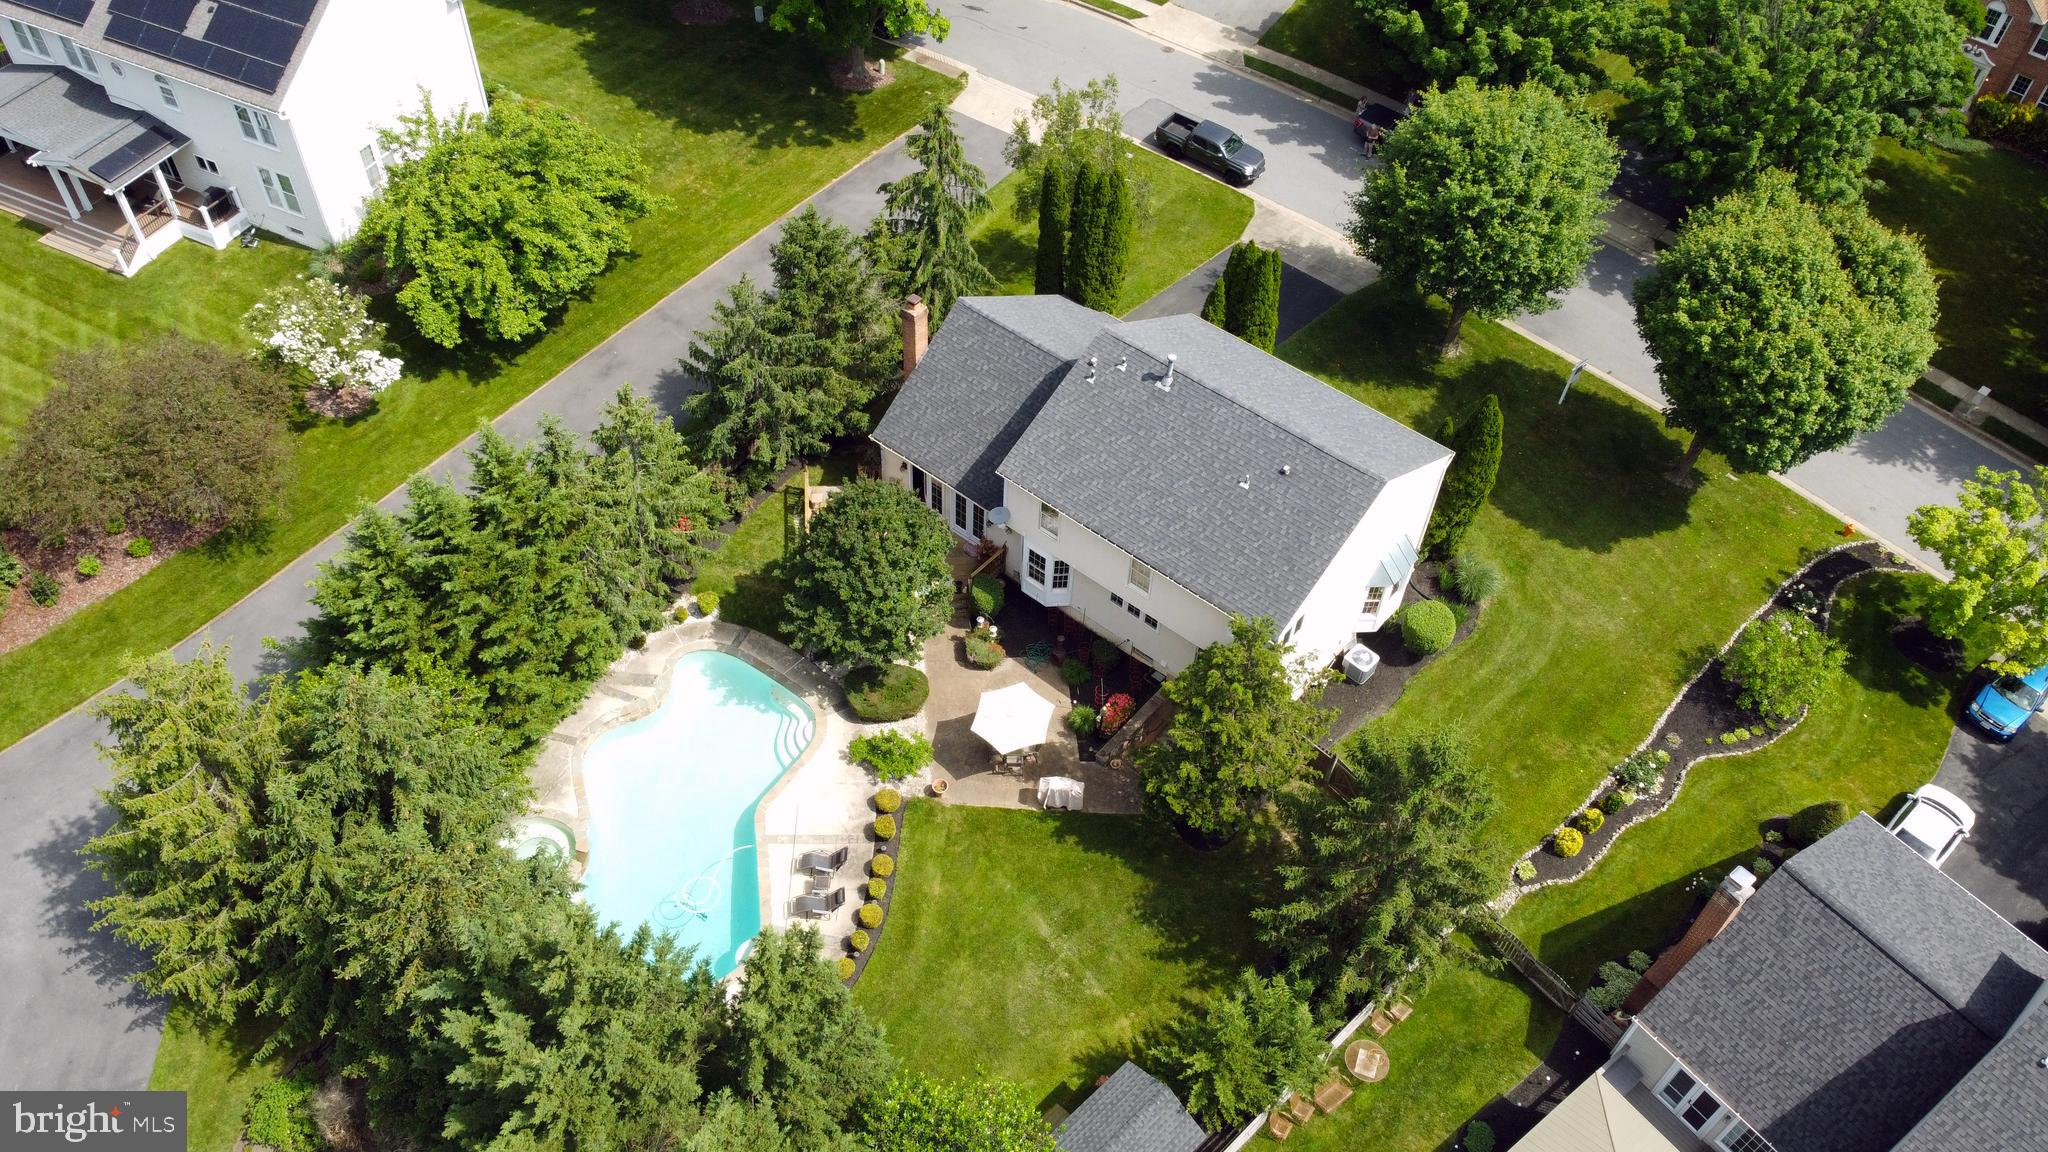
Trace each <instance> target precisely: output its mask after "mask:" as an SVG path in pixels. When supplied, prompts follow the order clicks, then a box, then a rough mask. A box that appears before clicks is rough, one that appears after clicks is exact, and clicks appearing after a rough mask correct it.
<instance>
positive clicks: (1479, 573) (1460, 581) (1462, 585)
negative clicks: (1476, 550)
mask: <svg viewBox="0 0 2048 1152" xmlns="http://www.w3.org/2000/svg"><path fill="white" fill-rule="evenodd" d="M1500 585H1501V575H1500V569H1498V568H1496V567H1494V566H1493V562H1492V561H1490V560H1487V559H1486V558H1485V557H1482V556H1474V555H1472V554H1471V553H1469V552H1467V553H1462V554H1460V555H1459V556H1458V557H1457V558H1455V559H1453V560H1452V561H1451V562H1450V565H1449V566H1448V567H1446V568H1445V569H1444V586H1445V587H1447V588H1449V589H1450V590H1451V591H1452V592H1453V593H1455V594H1456V595H1457V597H1458V599H1460V600H1463V601H1464V602H1465V603H1467V604H1471V605H1474V606H1477V605H1480V604H1484V603H1486V602H1487V601H1488V600H1491V599H1493V598H1494V597H1495V596H1497V595H1499V594H1500Z"/></svg>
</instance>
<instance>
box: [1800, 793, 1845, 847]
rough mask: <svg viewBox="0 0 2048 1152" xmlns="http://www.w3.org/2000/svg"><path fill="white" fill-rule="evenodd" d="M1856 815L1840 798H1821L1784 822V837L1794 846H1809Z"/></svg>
mask: <svg viewBox="0 0 2048 1152" xmlns="http://www.w3.org/2000/svg"><path fill="white" fill-rule="evenodd" d="M1855 816H1856V809H1854V808H1851V807H1850V806H1849V805H1848V804H1846V803H1844V802H1843V801H1840V800H1823V801H1821V802H1820V803H1818V804H1810V805H1808V806H1806V807H1804V808H1801V809H1800V810H1799V811H1797V812H1794V813H1793V814H1792V819H1791V820H1790V821H1788V822H1787V823H1786V826H1785V837H1786V839H1788V840H1790V841H1792V846H1793V847H1795V848H1811V847H1812V846H1813V845H1814V844H1815V843H1816V842H1818V841H1819V840H1820V839H1821V838H1822V837H1824V836H1826V835H1827V834H1828V833H1830V832H1833V831H1834V830H1835V829H1837V828H1840V827H1841V826H1842V825H1844V824H1847V823H1848V822H1849V821H1850V820H1852V819H1854V818H1855Z"/></svg>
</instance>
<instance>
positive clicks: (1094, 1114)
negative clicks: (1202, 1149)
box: [1054, 1060, 1208, 1152]
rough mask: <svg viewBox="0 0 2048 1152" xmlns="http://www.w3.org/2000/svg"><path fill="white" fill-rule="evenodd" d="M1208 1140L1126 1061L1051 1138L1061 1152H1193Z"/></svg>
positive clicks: (1159, 1087)
mask: <svg viewBox="0 0 2048 1152" xmlns="http://www.w3.org/2000/svg"><path fill="white" fill-rule="evenodd" d="M1207 1138H1208V1137H1207V1134H1206V1133H1204V1132H1203V1131H1202V1127H1201V1125H1199V1124H1196V1123H1195V1122H1194V1120H1193V1118H1191V1117H1190V1116H1189V1115H1188V1114H1187V1112H1186V1111H1185V1110H1184V1109H1182V1108H1181V1106H1180V1101H1179V1100H1178V1099H1176V1098H1175V1097H1174V1095H1173V1092H1172V1091H1171V1090H1170V1089H1168V1088H1167V1087H1166V1085H1164V1084H1161V1083H1160V1082H1159V1081H1157V1080H1154V1079H1153V1078H1152V1077H1151V1076H1150V1075H1148V1074H1147V1073H1146V1072H1145V1070H1144V1069H1143V1068H1140V1067H1138V1066H1137V1065H1136V1064H1133V1063H1131V1062H1130V1061H1128V1060H1126V1061H1124V1066H1123V1067H1121V1068H1119V1069H1117V1070H1116V1073H1115V1074H1114V1075H1112V1076H1111V1077H1110V1078H1109V1079H1108V1080H1106V1081H1104V1082H1103V1084H1102V1086H1101V1087H1099V1088H1097V1089H1096V1090H1095V1091H1094V1093H1093V1094H1092V1095H1090V1096H1089V1097H1088V1099H1086V1100H1084V1101H1082V1102H1081V1106H1080V1107H1079V1108H1076V1109H1074V1114H1073V1115H1071V1116H1069V1117H1067V1122H1066V1123H1065V1124H1063V1125H1061V1126H1060V1130H1059V1132H1058V1133H1056V1134H1055V1136H1054V1140H1055V1142H1056V1143H1057V1144H1058V1145H1059V1146H1060V1147H1061V1148H1062V1149H1064V1150H1065V1152H1194V1150H1195V1148H1196V1147H1198V1146H1199V1145H1200V1144H1201V1143H1202V1141H1203V1140H1205V1139H1207Z"/></svg>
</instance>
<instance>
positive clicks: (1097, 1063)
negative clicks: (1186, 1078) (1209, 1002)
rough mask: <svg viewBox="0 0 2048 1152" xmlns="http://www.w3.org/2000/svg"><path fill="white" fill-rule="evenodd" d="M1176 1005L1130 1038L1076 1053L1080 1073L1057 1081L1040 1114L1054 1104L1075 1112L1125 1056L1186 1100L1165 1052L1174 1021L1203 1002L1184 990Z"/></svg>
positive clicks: (1043, 1100)
mask: <svg viewBox="0 0 2048 1152" xmlns="http://www.w3.org/2000/svg"><path fill="white" fill-rule="evenodd" d="M1174 1006H1175V1008H1177V1009H1178V1013H1177V1014H1176V1015H1175V1016H1174V1017H1173V1018H1172V1019H1168V1020H1154V1021H1153V1022H1152V1023H1151V1024H1149V1025H1147V1026H1145V1027H1143V1028H1140V1029H1139V1030H1138V1031H1137V1033H1136V1034H1135V1035H1133V1036H1131V1037H1130V1038H1129V1039H1127V1040H1124V1041H1114V1040H1112V1041H1107V1042H1102V1043H1097V1044H1093V1045H1090V1046H1089V1047H1088V1048H1086V1049H1083V1050H1082V1051H1080V1052H1077V1053H1075V1054H1074V1056H1073V1061H1074V1063H1075V1064H1077V1065H1079V1066H1080V1069H1081V1073H1080V1075H1079V1077H1077V1078H1075V1079H1072V1080H1068V1081H1066V1082H1064V1083H1061V1084H1058V1085H1056V1086H1055V1087H1053V1089H1052V1090H1051V1091H1049V1092H1047V1093H1046V1094H1045V1095H1044V1096H1042V1097H1040V1098H1039V1100H1038V1114H1039V1115H1041V1116H1043V1115H1045V1113H1046V1111H1047V1110H1049V1109H1051V1108H1052V1107H1054V1106H1055V1105H1057V1106H1059V1107H1061V1108H1065V1109H1066V1110H1067V1111H1068V1112H1069V1113H1071V1112H1073V1111H1074V1109H1076V1108H1079V1107H1080V1106H1081V1105H1082V1103H1083V1102H1085V1101H1086V1100H1087V1099H1088V1097H1089V1096H1091V1095H1093V1094H1094V1092H1095V1083H1096V1081H1098V1080H1100V1079H1102V1078H1103V1077H1105V1076H1108V1075H1110V1074H1112V1073H1114V1072H1115V1071H1116V1070H1117V1069H1118V1068H1121V1067H1123V1064H1124V1061H1126V1060H1128V1061H1130V1062H1131V1063H1133V1064H1136V1065H1137V1066H1138V1067H1140V1068H1142V1069H1144V1070H1145V1071H1146V1072H1149V1073H1151V1074H1152V1075H1153V1076H1155V1077H1157V1078H1158V1079H1159V1080H1161V1081H1163V1082H1164V1083H1166V1084H1167V1085H1169V1086H1172V1087H1173V1089H1174V1095H1175V1096H1176V1097H1177V1098H1179V1099H1180V1100H1181V1101H1182V1102H1183V1103H1185V1102H1186V1100H1187V1093H1186V1092H1185V1091H1183V1090H1182V1089H1181V1087H1180V1086H1178V1085H1176V1084H1175V1083H1174V1076H1173V1069H1171V1068H1169V1067H1167V1064H1166V1061H1165V1060H1164V1059H1163V1057H1162V1054H1163V1053H1165V1052H1166V1051H1167V1049H1168V1047H1169V1045H1171V1043H1172V1041H1173V1029H1174V1026H1175V1024H1177V1023H1178V1022H1179V1021H1180V1019H1181V1018H1183V1017H1185V1016H1186V1015H1188V1014H1189V1013H1192V1012H1198V1011H1200V1010H1201V1007H1202V1003H1201V1001H1200V1000H1198V999H1196V998H1195V997H1193V996H1189V995H1185V994H1184V995H1182V996H1180V997H1178V998H1176V999H1175V1001H1174Z"/></svg>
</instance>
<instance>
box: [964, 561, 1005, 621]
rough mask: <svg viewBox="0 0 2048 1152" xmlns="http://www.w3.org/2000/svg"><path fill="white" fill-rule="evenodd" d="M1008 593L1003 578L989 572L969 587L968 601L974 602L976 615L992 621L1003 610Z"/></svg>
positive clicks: (977, 577)
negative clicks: (1004, 599)
mask: <svg viewBox="0 0 2048 1152" xmlns="http://www.w3.org/2000/svg"><path fill="white" fill-rule="evenodd" d="M1006 591H1007V590H1006V589H1005V588H1004V587H1003V578H1002V577H1001V576H995V575H991V574H989V573H987V572H984V573H982V574H981V575H979V576H976V577H975V578H974V582H973V583H972V584H969V585H968V586H967V596H968V599H970V600H973V601H974V614H975V615H977V616H986V617H988V618H989V619H991V620H993V619H995V618H996V614H997V613H998V612H1001V611H1002V610H1003V598H1004V595H1005V594H1006Z"/></svg>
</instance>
